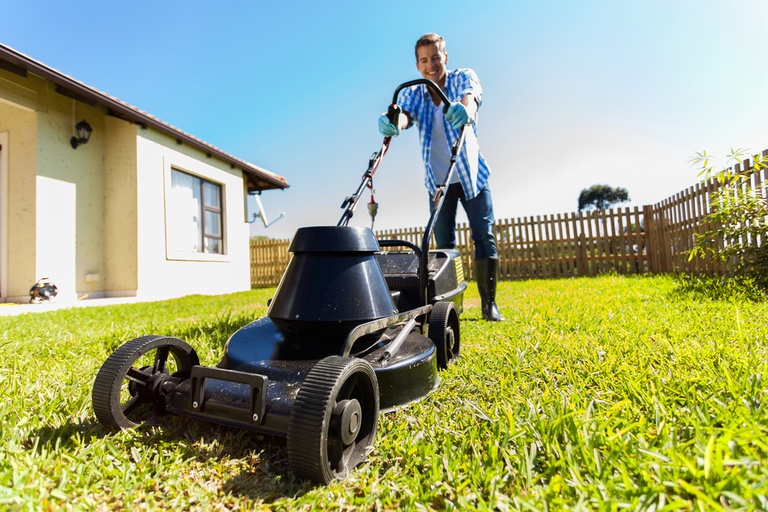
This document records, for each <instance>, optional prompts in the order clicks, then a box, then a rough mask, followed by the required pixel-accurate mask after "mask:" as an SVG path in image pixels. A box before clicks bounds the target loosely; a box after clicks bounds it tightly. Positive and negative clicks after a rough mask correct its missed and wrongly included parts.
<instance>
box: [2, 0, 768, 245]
mask: <svg viewBox="0 0 768 512" xmlns="http://www.w3.org/2000/svg"><path fill="white" fill-rule="evenodd" d="M0 12H2V13H3V14H2V17H0V42H2V43H4V44H7V45H9V46H11V47H13V48H15V49H16V50H18V51H21V52H23V53H25V54H27V55H29V56H30V57H32V58H35V59H37V60H39V61H42V62H43V63H45V64H47V65H49V66H51V67H53V68H55V69H58V70H59V71H61V72H63V73H66V74H68V75H71V76H73V77H75V78H77V79H78V80H80V81H83V82H85V83H86V84H88V85H90V86H93V87H96V88H98V89H100V90H102V91H105V92H107V93H109V94H111V95H114V96H117V97H119V98H120V99H122V100H124V101H127V102H128V103H130V104H132V105H134V106H136V107H138V108H140V109H142V110H144V111H146V112H148V113H150V114H152V115H155V116H157V117H159V118H160V119H162V120H164V121H166V122H168V123H170V124H172V125H174V126H176V127H178V128H180V129H182V130H184V131H187V132H189V133H191V134H193V135H195V136H197V137H200V138H202V139H203V140H205V141H207V142H209V143H211V144H213V145H215V146H217V147H220V148H221V149H223V150H225V151H227V152H229V153H231V154H233V155H235V156H237V157H240V158H243V159H245V160H248V161H250V162H253V163H254V164H257V165H260V166H262V167H264V168H266V169H269V170H271V171H273V172H276V173H278V174H281V175H283V176H285V177H286V178H287V179H288V181H289V183H290V185H291V187H290V188H289V189H287V190H285V191H270V192H265V193H264V194H263V196H262V201H263V203H264V206H265V208H266V209H267V213H268V214H269V216H271V217H276V216H277V214H278V213H279V212H285V214H286V219H285V220H281V221H278V222H277V223H275V224H274V225H273V226H272V227H270V228H269V229H265V228H264V227H263V225H261V224H258V223H257V224H253V225H252V226H251V232H252V234H254V235H266V236H270V237H273V238H288V237H291V236H292V235H293V233H294V232H295V230H296V229H297V228H299V227H301V226H308V225H334V224H336V222H337V221H338V219H339V217H340V216H341V210H340V209H339V205H340V204H341V202H342V200H343V199H344V197H345V196H347V195H349V194H351V193H352V192H354V190H355V189H356V187H357V185H358V184H359V182H360V177H361V175H362V173H363V171H364V170H365V168H366V167H367V162H368V159H369V157H370V156H371V154H372V153H373V152H374V151H375V150H377V149H378V148H379V146H380V143H381V136H380V135H379V134H378V131H377V129H376V120H377V118H378V116H379V114H380V113H381V112H382V111H384V110H385V109H386V107H387V105H388V104H389V102H390V101H391V98H392V92H393V91H394V89H395V87H396V86H397V85H398V84H399V83H401V82H404V81H407V80H410V79H413V78H418V77H419V75H418V73H417V70H416V67H415V64H414V57H413V44H414V42H415V40H416V39H417V38H418V37H419V36H420V35H421V34H423V33H425V32H438V33H440V34H442V35H443V36H444V37H445V38H446V40H447V43H448V54H449V62H448V64H449V67H451V68H453V67H472V68H473V69H475V71H476V72H477V73H478V75H479V77H480V80H481V82H482V84H483V88H484V98H483V106H482V108H481V111H480V120H479V141H480V147H481V150H482V151H483V153H484V154H485V156H486V159H487V160H488V162H489V163H490V165H491V168H492V171H493V174H492V177H491V187H492V193H493V200H494V205H495V210H496V216H497V218H512V217H521V216H535V215H543V214H550V213H566V212H571V211H575V209H576V205H577V199H578V195H579V192H580V191H581V190H582V189H584V188H587V187H589V186H591V185H593V184H596V183H605V184H608V185H611V186H621V187H625V188H627V189H628V190H629V194H630V197H631V198H632V202H631V203H629V205H638V206H639V205H643V204H651V203H656V202H659V201H661V200H663V199H665V198H667V197H669V196H670V195H672V194H675V193H677V192H679V191H681V190H683V189H684V188H686V187H689V186H691V185H693V184H694V183H695V182H696V181H697V176H696V174H697V173H696V170H695V169H694V168H692V167H691V166H690V165H689V160H690V159H691V158H692V157H693V156H694V155H695V153H696V152H697V151H702V150H706V151H707V152H709V153H713V154H715V155H717V156H720V157H722V160H724V156H725V154H726V153H727V152H728V150H729V148H731V147H741V148H746V149H749V150H752V151H760V150H762V149H766V148H768V122H766V119H768V86H766V84H768V62H767V61H766V56H768V31H766V23H768V2H766V1H765V0H729V1H726V0H722V1H715V0H644V1H634V0H623V1H598V0H580V1H578V2H577V1H565V0H542V1H536V2H534V1H528V2H522V1H517V0H496V1H489V0H477V1H475V2H471V3H468V2H465V1H454V0H450V1H445V2H439V3H438V2H426V1H425V2H412V1H408V2H406V1H400V0H391V1H389V2H364V1H359V0H358V1H328V2H314V1H304V2H302V1H295V0H282V1H280V2H263V1H254V0H252V1H248V2H246V1H223V2H216V3H214V2H200V1H194V0H192V1H190V0H188V1H184V2H181V1H175V0H169V1H163V2H149V1H145V0H135V1H132V2H104V1H99V2H96V1H91V0H84V1H80V2H75V3H72V2H61V1H52V0H49V1H36V0H25V1H23V2H20V1H18V0H13V1H11V0H0ZM375 188H376V200H377V201H378V202H379V204H380V206H379V214H378V216H377V218H376V225H375V227H376V229H380V228H381V229H389V228H396V227H411V226H419V225H423V224H424V223H425V222H426V220H427V215H428V212H427V196H426V191H425V189H424V187H423V167H422V165H421V161H420V157H419V150H418V144H417V135H416V132H415V130H411V131H409V132H404V133H403V134H402V135H401V136H400V137H398V138H396V139H395V140H394V141H393V143H392V147H391V149H390V151H389V153H388V154H387V155H386V157H385V159H384V161H383V163H382V166H381V169H380V170H379V172H378V173H377V175H376V179H375ZM368 199H369V198H368V196H367V195H366V196H364V197H363V200H364V201H366V202H367V201H368ZM352 224H354V225H364V226H370V218H369V217H368V214H367V211H366V209H365V208H364V206H362V205H361V207H360V208H359V209H358V211H357V212H356V215H355V218H354V219H353V221H352Z"/></svg>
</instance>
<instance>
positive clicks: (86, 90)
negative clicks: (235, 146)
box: [0, 43, 289, 191]
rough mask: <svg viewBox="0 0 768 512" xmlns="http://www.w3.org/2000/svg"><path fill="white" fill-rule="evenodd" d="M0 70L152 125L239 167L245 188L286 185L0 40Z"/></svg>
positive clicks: (257, 167) (129, 119)
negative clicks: (33, 78) (38, 80)
mask: <svg viewBox="0 0 768 512" xmlns="http://www.w3.org/2000/svg"><path fill="white" fill-rule="evenodd" d="M0 69H5V70H6V71H10V72H12V73H16V74H17V75H21V76H23V77H26V76H27V74H28V73H32V74H34V75H37V76H39V77H41V78H44V79H45V80H48V81H49V82H51V83H53V84H55V85H56V92H58V93H59V94H62V95H64V96H67V97H69V98H72V99H75V100H77V101H80V102H82V103H85V104H88V105H91V106H94V107H95V106H101V107H104V108H105V109H107V112H108V113H109V115H112V116H115V117H118V118H120V119H124V120H126V121H129V122H132V123H136V124H138V125H140V126H142V127H144V128H153V129H155V130H157V131H159V132H162V133H164V134H166V135H169V136H170V137H173V138H175V139H176V140H177V141H179V142H181V143H184V144H188V145H189V146H191V147H194V148H196V149H199V150H200V151H203V152H204V153H205V154H207V155H208V156H210V157H216V158H218V159H220V160H223V161H224V162H226V163H228V164H230V166H231V167H232V168H233V169H234V168H239V169H241V170H242V171H243V172H244V173H245V175H246V178H247V180H248V190H249V191H258V190H269V189H276V188H279V189H284V188H288V186H289V185H288V181H287V180H286V179H285V178H284V177H282V176H279V175H277V174H274V173H272V172H270V171H267V170H266V169H262V168H261V167H259V166H257V165H254V164H252V163H250V162H246V161H245V160H241V159H239V158H237V157H235V156H233V155H230V154H229V153H227V152H225V151H223V150H221V149H219V148H217V147H215V146H212V145H210V144H208V143H207V142H205V141H203V140H201V139H198V138H197V137H195V136H194V135H190V134H189V133H186V132H184V131H183V130H180V129H178V128H176V127H175V126H172V125H170V124H168V123H166V122H163V121H161V120H160V119H158V118H156V117H154V116H153V115H151V114H148V113H146V112H144V111H142V110H140V109H138V108H136V107H134V106H132V105H129V104H128V103H126V102H124V101H122V100H120V99H118V98H115V97H114V96H110V95H109V94H106V93H104V92H101V91H99V90H98V89H94V88H93V87H90V86H88V85H85V84H84V83H82V82H80V81H78V80H75V79H74V78H72V77H70V76H68V75H65V74H63V73H61V72H59V71H57V70H55V69H53V68H50V67H48V66H46V65H45V64H43V63H41V62H38V61H36V60H34V59H32V58H30V57H28V56H26V55H24V54H23V53H20V52H18V51H16V50H14V49H13V48H11V47H9V46H6V45H4V44H1V43H0Z"/></svg>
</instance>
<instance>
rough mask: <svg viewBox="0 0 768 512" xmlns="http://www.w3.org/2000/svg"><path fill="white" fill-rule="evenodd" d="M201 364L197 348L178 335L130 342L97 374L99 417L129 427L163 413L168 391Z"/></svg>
mask: <svg viewBox="0 0 768 512" xmlns="http://www.w3.org/2000/svg"><path fill="white" fill-rule="evenodd" d="M199 364H200V360H199V359H198V357H197V353H196V352H195V349H193V348H192V347H191V346H190V345H189V344H187V343H186V342H185V341H183V340H180V339H178V338H169V337H167V336H144V337H141V338H136V339H133V340H131V341H128V342H126V343H125V344H123V345H121V346H120V347H119V348H118V349H117V350H115V351H114V352H113V353H112V355H111V356H109V357H108V358H107V360H106V361H105V362H104V364H103V365H102V366H101V369H100V370H99V373H98V374H97V375H96V380H95V381H94V383H93V392H92V395H91V399H92V402H93V411H94V412H95V413H96V418H98V420H99V421H100V422H101V423H103V424H104V425H107V426H110V427H114V428H117V429H125V428H133V427H136V426H138V425H139V424H141V423H143V422H145V421H147V420H148V419H149V418H151V417H152V416H154V415H156V414H161V413H163V412H164V411H165V405H166V402H167V397H168V395H169V394H170V393H171V392H172V391H173V389H174V388H175V387H176V385H177V384H178V383H179V382H181V381H182V380H185V379H188V378H189V375H190V371H191V370H192V367H193V366H197V365H199Z"/></svg>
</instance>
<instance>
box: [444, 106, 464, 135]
mask: <svg viewBox="0 0 768 512" xmlns="http://www.w3.org/2000/svg"><path fill="white" fill-rule="evenodd" d="M445 120H446V121H448V122H449V123H451V126H453V129H454V130H458V129H459V128H461V127H462V126H464V125H465V124H467V122H468V121H469V113H467V108H466V107H465V106H464V105H462V104H461V103H451V106H450V107H448V112H446V113H445Z"/></svg>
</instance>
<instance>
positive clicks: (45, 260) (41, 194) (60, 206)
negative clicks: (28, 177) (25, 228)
mask: <svg viewBox="0 0 768 512" xmlns="http://www.w3.org/2000/svg"><path fill="white" fill-rule="evenodd" d="M76 191H77V187H76V186H75V184H74V183H68V182H65V181H60V180H56V179H53V178H47V177H45V176H38V177H37V213H36V215H37V276H38V277H40V278H43V277H48V278H50V280H51V281H52V282H53V283H54V284H56V286H57V287H58V288H59V295H58V296H57V297H56V300H57V301H61V302H72V301H74V300H76V299H77V294H76V293H75V273H74V269H75V260H76V249H75V247H76V242H77V240H76V236H77V235H76V229H75V226H76V224H77V206H76V205H77V193H76Z"/></svg>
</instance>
